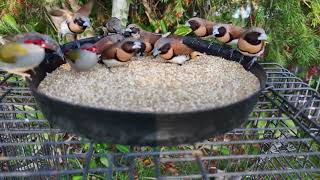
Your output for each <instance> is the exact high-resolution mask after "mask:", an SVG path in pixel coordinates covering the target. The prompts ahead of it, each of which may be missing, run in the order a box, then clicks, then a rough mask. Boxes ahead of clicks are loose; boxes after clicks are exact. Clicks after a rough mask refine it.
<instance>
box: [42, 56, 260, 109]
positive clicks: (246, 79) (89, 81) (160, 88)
mask: <svg viewBox="0 0 320 180" xmlns="http://www.w3.org/2000/svg"><path fill="white" fill-rule="evenodd" d="M111 71H112V72H110V71H109V70H108V69H107V68H106V67H105V66H104V65H100V64H98V65H97V66H96V67H94V68H93V69H92V70H90V71H88V72H75V71H73V70H72V69H70V68H66V67H65V66H63V67H59V68H58V69H57V70H55V71H54V72H53V73H51V74H48V76H47V77H46V78H45V79H44V80H43V81H42V82H41V84H40V86H39V90H40V91H41V92H44V93H45V94H47V95H49V96H51V97H55V98H58V99H61V100H63V101H67V102H70V103H74V104H82V105H86V106H91V107H98V108H105V109H113V110H125V111H136V112H137V111H138V112H185V111H195V110H200V109H208V108H215V107H219V106H225V105H227V104H231V103H235V102H237V101H239V100H242V99H244V98H246V97H248V96H250V95H251V94H253V93H254V92H256V91H257V90H258V89H259V81H258V79H257V78H256V77H255V76H254V75H253V74H252V73H250V72H247V71H246V70H245V69H244V68H243V67H242V66H241V65H240V64H238V63H236V62H232V61H227V60H224V59H222V58H219V57H214V56H208V55H203V56H200V57H198V58H196V59H194V60H190V61H188V62H186V63H185V64H183V65H182V66H179V65H176V64H170V63H164V61H163V60H161V59H160V58H156V59H153V58H151V57H144V58H140V59H137V58H135V59H134V60H133V61H132V62H130V64H129V66H124V67H117V68H112V69H111Z"/></svg>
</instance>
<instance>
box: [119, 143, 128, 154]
mask: <svg viewBox="0 0 320 180" xmlns="http://www.w3.org/2000/svg"><path fill="white" fill-rule="evenodd" d="M116 148H117V149H118V150H119V151H120V152H122V153H128V152H129V146H125V145H121V144H117V145H116Z"/></svg>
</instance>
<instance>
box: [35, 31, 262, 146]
mask: <svg viewBox="0 0 320 180" xmlns="http://www.w3.org/2000/svg"><path fill="white" fill-rule="evenodd" d="M98 39H99V38H90V39H87V40H86V39H85V40H81V41H80V43H81V44H83V43H86V42H94V41H96V40H98ZM184 43H185V44H187V45H189V46H190V47H192V48H194V49H196V50H198V51H200V52H206V53H207V54H212V55H216V56H221V57H224V58H226V59H229V60H235V61H239V60H241V61H242V62H241V63H242V64H243V65H244V67H246V65H247V63H248V62H249V61H250V60H251V58H249V57H245V56H242V55H241V54H240V53H239V52H237V51H234V50H232V49H231V48H229V47H226V46H221V45H219V44H209V43H208V42H206V41H203V40H199V39H197V38H191V37H186V38H185V39H184ZM66 46H68V48H70V47H74V43H69V44H66V45H64V46H63V47H62V49H64V48H65V47H66ZM63 63H65V62H64V61H62V60H59V59H58V58H57V56H55V55H53V54H51V55H50V54H49V56H48V57H47V60H46V61H45V62H44V63H42V64H41V65H40V66H39V67H38V68H36V69H35V71H36V76H34V75H33V76H32V80H31V81H29V85H30V88H31V90H32V93H33V95H34V97H35V99H36V102H37V104H38V106H39V107H40V109H41V110H42V112H43V114H44V116H45V117H46V118H47V119H48V120H49V121H50V122H51V123H53V124H56V125H57V126H59V127H61V128H63V129H65V130H67V131H71V132H73V133H76V134H79V135H82V136H84V137H87V138H89V139H91V140H92V141H95V142H104V143H116V144H128V145H152V146H155V145H174V144H175V145H176V144H185V143H194V142H197V141H202V140H204V139H206V138H209V137H213V136H215V135H220V134H223V133H226V132H227V131H230V130H232V129H234V128H236V127H239V126H240V125H241V123H243V122H244V121H245V120H246V119H247V118H248V115H249V113H250V112H251V111H252V109H253V107H254V105H255V104H256V103H257V100H258V96H259V94H260V92H261V91H259V92H256V93H254V94H252V95H251V96H250V97H248V98H247V99H244V100H242V101H239V102H237V103H234V104H231V105H228V106H225V107H220V108H214V109H207V110H202V111H193V112H186V113H139V112H128V111H114V110H107V109H98V108H91V107H86V106H79V105H74V104H71V103H67V102H64V101H61V100H57V99H54V98H50V97H48V96H46V95H44V94H43V93H40V92H39V91H38V90H37V87H38V85H39V83H40V82H41V81H42V80H43V79H44V78H45V76H46V73H50V72H52V71H53V70H54V69H56V68H57V67H59V66H60V65H61V64H63ZM250 72H252V73H253V74H255V75H256V76H257V77H258V78H259V80H260V85H261V89H263V88H264V87H265V83H266V74H265V71H264V70H263V68H262V67H261V66H260V65H259V64H257V63H255V64H254V65H253V66H252V67H251V69H250ZM61 88H63V87H61Z"/></svg>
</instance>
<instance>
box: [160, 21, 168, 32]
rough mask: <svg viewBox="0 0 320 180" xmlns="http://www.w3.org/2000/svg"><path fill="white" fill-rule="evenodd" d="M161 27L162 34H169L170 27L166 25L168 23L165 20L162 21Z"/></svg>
mask: <svg viewBox="0 0 320 180" xmlns="http://www.w3.org/2000/svg"><path fill="white" fill-rule="evenodd" d="M160 27H161V31H162V33H166V32H168V27H167V25H166V23H165V22H164V20H163V19H162V20H161V21H160Z"/></svg>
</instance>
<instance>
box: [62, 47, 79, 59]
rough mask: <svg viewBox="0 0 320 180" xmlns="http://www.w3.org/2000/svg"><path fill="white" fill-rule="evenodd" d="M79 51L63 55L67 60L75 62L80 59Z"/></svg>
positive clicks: (74, 50) (75, 50)
mask: <svg viewBox="0 0 320 180" xmlns="http://www.w3.org/2000/svg"><path fill="white" fill-rule="evenodd" d="M80 51H81V50H80V49H73V50H71V51H69V52H67V53H65V56H66V58H67V59H69V60H70V61H72V62H75V61H76V60H77V59H79V58H80Z"/></svg>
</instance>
